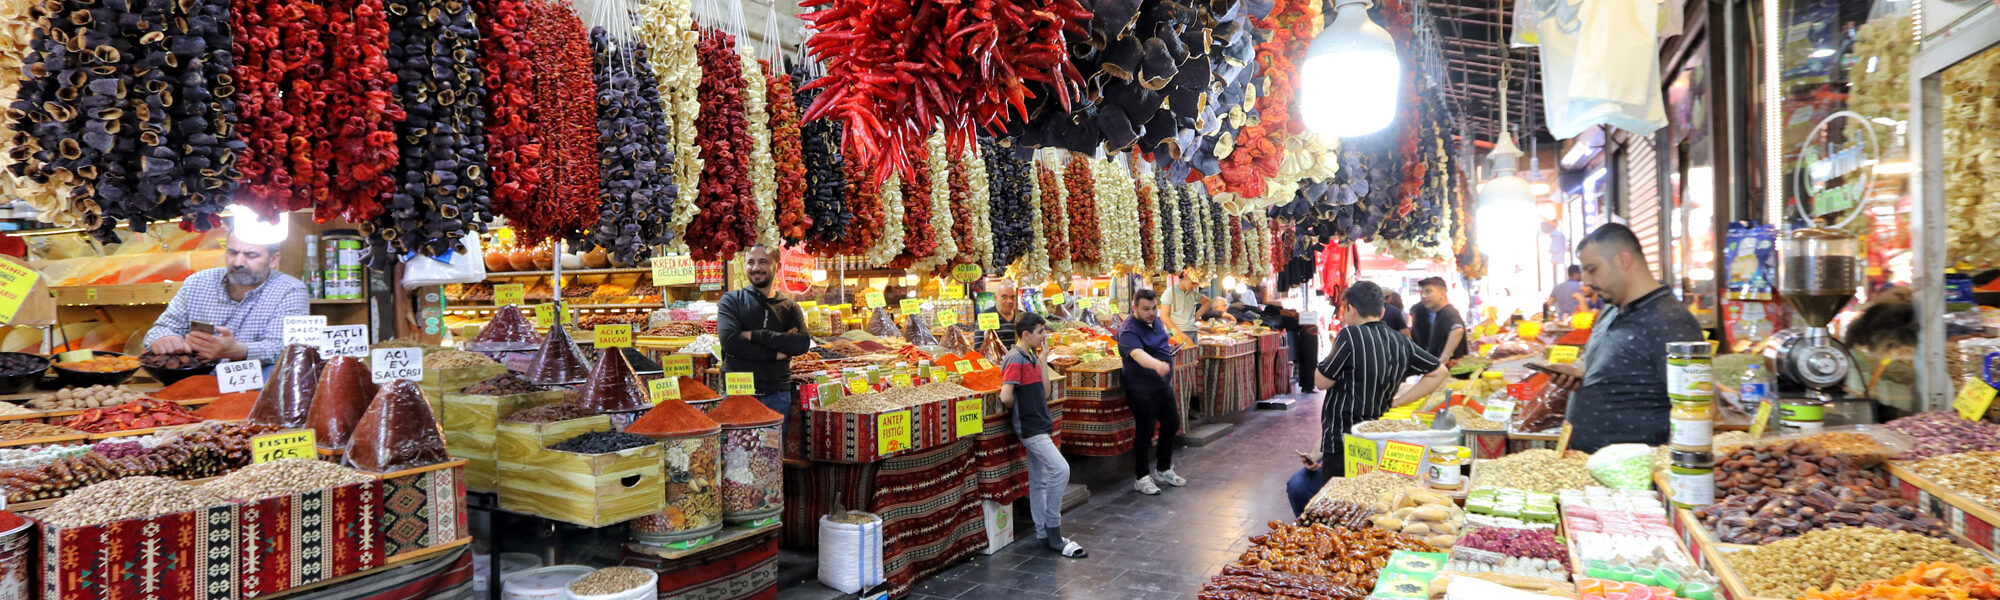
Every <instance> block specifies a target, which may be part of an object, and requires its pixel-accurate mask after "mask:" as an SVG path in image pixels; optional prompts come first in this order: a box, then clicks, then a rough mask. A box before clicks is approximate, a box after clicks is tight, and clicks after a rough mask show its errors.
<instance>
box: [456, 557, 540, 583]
mask: <svg viewBox="0 0 2000 600" xmlns="http://www.w3.org/2000/svg"><path fill="white" fill-rule="evenodd" d="M541 566H542V558H541V557H539V556H535V555H533V554H529V553H526V552H508V553H505V554H501V555H500V577H499V579H500V580H501V581H505V580H506V579H507V576H509V575H513V574H515V573H520V572H522V571H527V570H530V569H535V568H539V567H541ZM492 570H493V557H491V556H487V555H484V554H479V555H474V556H473V557H472V589H475V590H480V591H485V590H486V582H488V581H491V580H493V577H492Z"/></svg>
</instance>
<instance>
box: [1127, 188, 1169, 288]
mask: <svg viewBox="0 0 2000 600" xmlns="http://www.w3.org/2000/svg"><path fill="white" fill-rule="evenodd" d="M1131 162H1132V164H1131V166H1129V167H1127V171H1126V172H1127V173H1128V174H1129V176H1130V177H1131V179H1132V194H1133V197H1134V198H1135V203H1136V204H1137V205H1138V211H1139V258H1140V261H1141V263H1140V271H1141V272H1144V273H1156V272H1159V271H1160V270H1161V268H1160V231H1159V229H1158V227H1159V222H1158V216H1157V215H1158V214H1159V210H1158V209H1159V204H1158V202H1159V201H1158V200H1155V199H1154V198H1153V178H1152V177H1147V176H1144V175H1141V174H1139V172H1138V164H1139V161H1137V160H1133V161H1131Z"/></svg>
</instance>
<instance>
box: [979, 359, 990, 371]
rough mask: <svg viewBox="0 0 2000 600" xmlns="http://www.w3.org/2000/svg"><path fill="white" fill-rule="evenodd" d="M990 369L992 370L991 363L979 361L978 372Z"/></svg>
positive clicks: (984, 360)
mask: <svg viewBox="0 0 2000 600" xmlns="http://www.w3.org/2000/svg"><path fill="white" fill-rule="evenodd" d="M991 368H993V361H990V360H986V359H984V358H982V359H979V370H981V371H984V370H987V369H991Z"/></svg>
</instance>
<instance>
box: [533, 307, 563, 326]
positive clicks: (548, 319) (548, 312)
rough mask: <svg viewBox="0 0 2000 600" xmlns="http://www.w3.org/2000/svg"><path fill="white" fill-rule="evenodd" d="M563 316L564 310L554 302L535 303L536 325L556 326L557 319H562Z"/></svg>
mask: <svg viewBox="0 0 2000 600" xmlns="http://www.w3.org/2000/svg"><path fill="white" fill-rule="evenodd" d="M561 317H562V310H561V309H560V308H557V307H556V305H554V304H537V305H535V326H536V327H541V328H544V329H546V328H549V327H555V326H556V321H557V320H559V319H561Z"/></svg>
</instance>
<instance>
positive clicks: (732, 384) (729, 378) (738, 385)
mask: <svg viewBox="0 0 2000 600" xmlns="http://www.w3.org/2000/svg"><path fill="white" fill-rule="evenodd" d="M722 383H723V385H724V388H723V389H724V391H726V392H728V393H729V395H731V396H755V395H757V376H756V375H755V374H751V373H730V374H727V375H723V376H722Z"/></svg>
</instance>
